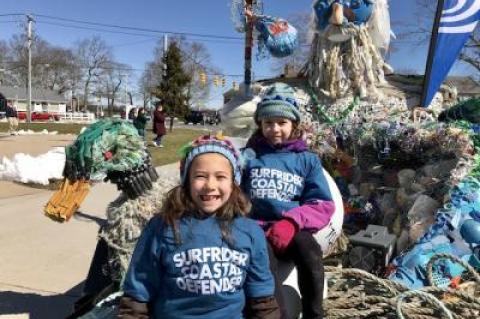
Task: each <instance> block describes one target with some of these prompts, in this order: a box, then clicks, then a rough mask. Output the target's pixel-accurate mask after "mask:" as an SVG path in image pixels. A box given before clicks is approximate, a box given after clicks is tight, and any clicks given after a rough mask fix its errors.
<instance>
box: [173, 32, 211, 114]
mask: <svg viewBox="0 0 480 319" xmlns="http://www.w3.org/2000/svg"><path fill="white" fill-rule="evenodd" d="M179 44H180V49H181V50H182V52H183V67H184V69H185V71H186V72H187V73H188V74H190V76H191V78H192V81H190V83H189V84H188V86H187V90H188V92H187V96H188V97H189V101H188V104H189V106H190V107H192V108H200V107H204V106H205V104H206V103H207V101H208V98H209V96H210V86H209V85H202V84H200V80H199V76H200V73H201V72H206V73H209V74H217V73H218V74H219V73H220V72H219V71H218V70H217V69H216V68H215V67H214V66H213V64H212V62H211V56H210V54H209V53H208V50H207V48H206V47H205V46H204V45H203V44H202V43H198V42H187V41H180V42H179Z"/></svg>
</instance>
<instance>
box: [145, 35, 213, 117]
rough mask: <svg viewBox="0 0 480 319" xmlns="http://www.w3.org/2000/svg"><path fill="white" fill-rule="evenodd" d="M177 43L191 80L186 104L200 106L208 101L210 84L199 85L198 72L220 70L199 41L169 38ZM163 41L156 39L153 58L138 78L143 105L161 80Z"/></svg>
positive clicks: (184, 66) (209, 72)
mask: <svg viewBox="0 0 480 319" xmlns="http://www.w3.org/2000/svg"><path fill="white" fill-rule="evenodd" d="M171 41H172V42H175V43H177V45H178V47H179V48H180V50H181V52H182V65H183V68H184V70H185V72H186V73H187V74H189V75H190V77H191V79H192V81H191V82H190V83H189V84H188V85H187V87H186V89H187V92H186V93H187V97H188V101H187V103H188V105H189V106H190V107H194V108H198V107H202V106H204V105H205V104H206V102H207V101H208V98H209V96H210V86H209V85H205V86H202V85H200V81H199V74H200V72H206V73H208V74H220V73H221V72H220V71H218V69H217V68H216V67H215V66H214V65H213V63H212V61H211V56H210V54H209V53H208V49H207V48H206V47H205V46H204V45H203V44H201V43H198V42H195V41H187V40H186V39H185V38H182V37H175V38H173V39H172V40H171ZM162 58H163V41H162V40H160V41H158V43H157V45H156V47H155V49H154V60H153V61H151V62H148V63H147V64H146V66H145V71H144V73H143V75H142V77H141V78H140V81H139V87H140V89H141V91H142V92H143V100H144V105H146V104H147V103H148V102H149V101H150V99H151V96H152V95H155V93H156V92H155V88H156V87H158V85H159V83H160V82H161V81H162V74H163V62H162Z"/></svg>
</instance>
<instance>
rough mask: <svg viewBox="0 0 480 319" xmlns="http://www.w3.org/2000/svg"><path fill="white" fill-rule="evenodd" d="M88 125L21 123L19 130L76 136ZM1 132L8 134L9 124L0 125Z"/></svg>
mask: <svg viewBox="0 0 480 319" xmlns="http://www.w3.org/2000/svg"><path fill="white" fill-rule="evenodd" d="M84 126H87V124H75V123H25V122H20V124H19V125H18V129H19V130H25V131H26V130H32V131H34V132H40V131H43V130H47V131H49V132H53V131H57V132H58V134H75V135H77V134H78V133H80V130H81V129H82V127H84ZM0 132H8V123H0Z"/></svg>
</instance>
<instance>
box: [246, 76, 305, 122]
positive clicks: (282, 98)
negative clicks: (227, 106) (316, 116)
mask: <svg viewBox="0 0 480 319" xmlns="http://www.w3.org/2000/svg"><path fill="white" fill-rule="evenodd" d="M272 117H281V118H287V119H289V120H292V121H294V122H297V123H299V122H300V119H301V115H300V111H299V109H298V104H297V101H296V100H295V91H294V90H293V88H292V87H291V86H289V85H288V84H285V83H280V82H277V83H274V84H272V86H270V88H268V90H267V93H266V94H265V96H264V98H263V99H262V101H261V102H260V103H258V104H257V110H256V111H255V115H254V118H255V122H257V123H260V122H261V121H262V120H264V119H267V118H272Z"/></svg>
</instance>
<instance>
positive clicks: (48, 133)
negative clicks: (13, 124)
mask: <svg viewBox="0 0 480 319" xmlns="http://www.w3.org/2000/svg"><path fill="white" fill-rule="evenodd" d="M57 134H58V132H57V131H51V132H49V131H48V130H46V129H43V130H41V131H39V132H35V131H32V130H26V131H25V130H19V131H17V135H57Z"/></svg>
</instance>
